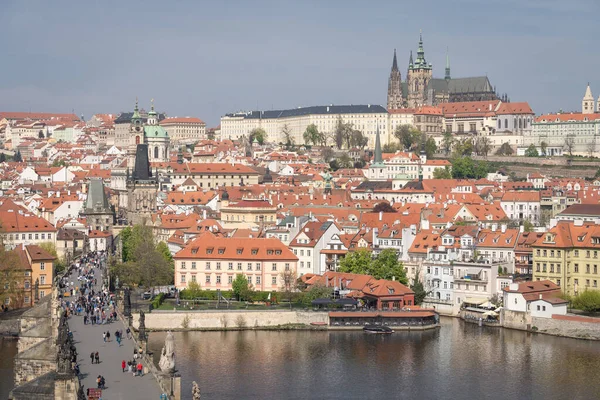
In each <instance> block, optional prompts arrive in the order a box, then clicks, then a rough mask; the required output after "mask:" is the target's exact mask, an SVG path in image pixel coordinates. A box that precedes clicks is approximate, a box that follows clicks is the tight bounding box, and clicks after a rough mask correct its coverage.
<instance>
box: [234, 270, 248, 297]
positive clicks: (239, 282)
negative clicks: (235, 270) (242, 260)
mask: <svg viewBox="0 0 600 400" xmlns="http://www.w3.org/2000/svg"><path fill="white" fill-rule="evenodd" d="M231 288H232V289H233V294H234V295H235V297H236V298H237V299H238V301H242V300H248V299H249V294H250V285H249V283H248V279H246V277H245V276H244V275H243V274H237V275H236V276H235V279H234V280H233V282H232V283H231Z"/></svg>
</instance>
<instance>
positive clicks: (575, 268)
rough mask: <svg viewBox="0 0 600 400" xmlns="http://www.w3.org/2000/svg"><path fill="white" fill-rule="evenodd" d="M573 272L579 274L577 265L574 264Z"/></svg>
mask: <svg viewBox="0 0 600 400" xmlns="http://www.w3.org/2000/svg"><path fill="white" fill-rule="evenodd" d="M573 270H574V271H575V272H576V273H577V272H579V264H575V266H574V267H573Z"/></svg>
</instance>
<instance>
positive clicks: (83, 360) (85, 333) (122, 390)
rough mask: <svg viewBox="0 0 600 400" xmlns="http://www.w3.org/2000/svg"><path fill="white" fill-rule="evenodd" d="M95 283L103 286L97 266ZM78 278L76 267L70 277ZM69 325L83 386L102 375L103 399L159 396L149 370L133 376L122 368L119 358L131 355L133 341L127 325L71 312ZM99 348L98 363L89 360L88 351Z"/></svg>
mask: <svg viewBox="0 0 600 400" xmlns="http://www.w3.org/2000/svg"><path fill="white" fill-rule="evenodd" d="M94 274H95V277H96V278H97V283H98V284H97V286H96V288H95V289H94V290H100V288H101V287H102V276H101V273H100V269H96V270H95V272H94ZM70 280H71V281H73V282H77V271H74V272H73V274H72V275H71V278H70ZM69 328H70V329H71V331H72V332H73V339H74V340H75V346H76V348H77V362H78V363H79V368H80V371H81V375H82V379H81V382H82V383H83V385H84V387H85V388H86V389H87V388H96V387H97V384H96V378H97V377H98V375H102V376H103V377H104V378H105V380H106V389H105V390H103V391H102V400H137V399H139V400H152V399H157V400H158V399H160V398H161V397H160V395H161V390H160V387H159V386H158V382H157V381H156V379H155V378H154V376H153V375H152V374H145V375H144V376H141V377H140V376H136V377H134V376H132V373H129V372H125V373H124V372H122V369H121V362H122V361H123V360H125V361H128V360H132V359H133V350H134V342H133V341H132V340H130V339H127V335H126V333H125V332H126V330H127V327H126V326H125V324H123V322H122V321H121V320H118V321H116V322H113V323H111V324H105V325H91V324H89V323H88V324H87V325H84V323H83V315H81V316H77V315H73V316H72V317H71V318H70V319H69ZM119 329H121V330H122V331H123V340H122V341H121V346H119V344H118V343H117V341H116V338H115V331H117V330H119ZM107 330H108V331H110V342H106V343H105V342H104V341H103V339H102V333H103V332H105V331H107ZM96 351H97V352H98V354H99V356H100V363H99V364H91V360H90V353H91V352H96Z"/></svg>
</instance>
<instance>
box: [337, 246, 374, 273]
mask: <svg viewBox="0 0 600 400" xmlns="http://www.w3.org/2000/svg"><path fill="white" fill-rule="evenodd" d="M372 261H373V258H372V256H371V252H370V251H369V250H367V249H358V250H356V251H353V252H351V253H348V254H346V256H345V257H344V258H342V259H341V260H340V267H339V270H340V272H350V273H353V274H363V275H369V272H371V271H370V268H369V267H370V265H371V262H372Z"/></svg>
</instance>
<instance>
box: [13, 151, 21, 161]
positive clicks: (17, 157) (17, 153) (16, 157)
mask: <svg viewBox="0 0 600 400" xmlns="http://www.w3.org/2000/svg"><path fill="white" fill-rule="evenodd" d="M13 161H15V162H23V157H22V156H21V151H19V150H17V152H16V153H15V155H14V157H13Z"/></svg>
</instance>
